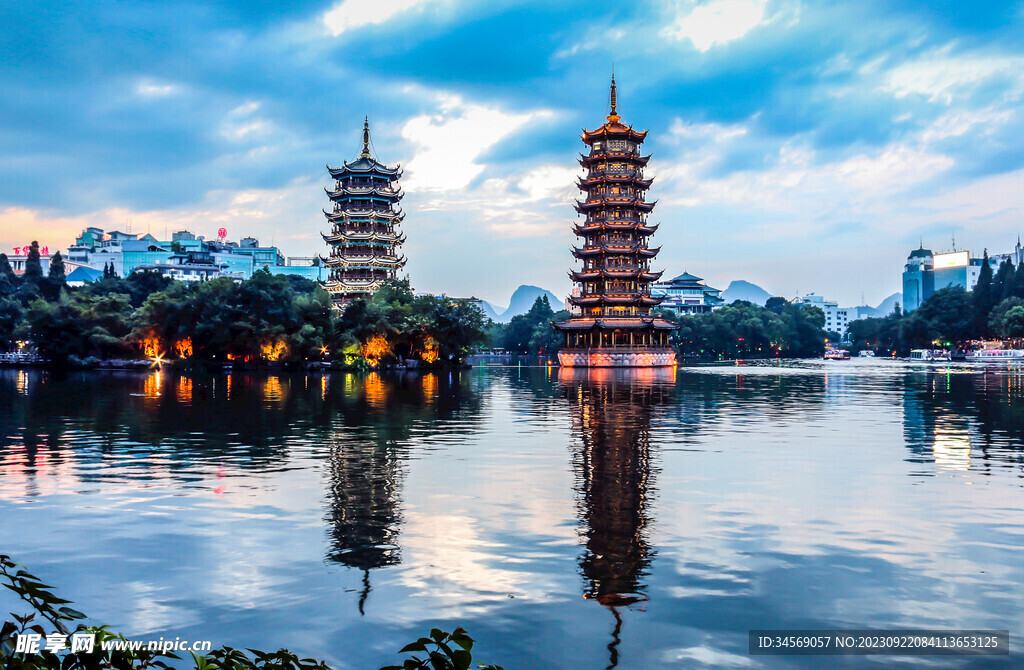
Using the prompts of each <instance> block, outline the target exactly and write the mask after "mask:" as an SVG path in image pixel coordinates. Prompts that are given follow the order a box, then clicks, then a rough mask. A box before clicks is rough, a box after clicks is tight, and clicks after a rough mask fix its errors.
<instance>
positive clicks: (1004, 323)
mask: <svg viewBox="0 0 1024 670" xmlns="http://www.w3.org/2000/svg"><path fill="white" fill-rule="evenodd" d="M998 327H999V331H998V334H999V336H1000V337H1006V338H1011V339H1017V338H1021V337H1024V306H1021V305H1016V306H1014V307H1011V308H1010V309H1008V310H1006V313H1005V314H1003V316H1002V318H1001V319H1000V320H999V323H998Z"/></svg>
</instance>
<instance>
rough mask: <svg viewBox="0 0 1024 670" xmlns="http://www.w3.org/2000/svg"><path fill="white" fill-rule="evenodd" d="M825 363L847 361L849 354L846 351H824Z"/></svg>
mask: <svg viewBox="0 0 1024 670" xmlns="http://www.w3.org/2000/svg"><path fill="white" fill-rule="evenodd" d="M825 360H826V361H848V360H850V352H849V351H847V350H846V349H828V350H826V351H825Z"/></svg>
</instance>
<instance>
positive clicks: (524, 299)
mask: <svg viewBox="0 0 1024 670" xmlns="http://www.w3.org/2000/svg"><path fill="white" fill-rule="evenodd" d="M542 295H546V296H547V298H548V302H549V303H551V309H553V310H555V311H556V312H557V311H558V310H560V309H563V308H564V306H563V303H562V299H561V298H559V297H558V296H556V295H555V294H554V293H552V292H551V291H549V290H547V289H544V288H541V287H539V286H531V285H529V284H523V285H521V286H519V287H518V288H517V289H516V290H515V291H513V292H512V297H511V298H509V300H508V307H507V308H506V307H496V306H495V305H493V304H491V303H489V302H487V301H486V300H481V301H480V302H481V303H482V304H481V305H480V309H482V310H483V313H484V314H486V315H487V316H488V317H490V318H491V319H493V320H494V321H499V322H502V323H507V322H509V321H511V320H512V317H513V316H519V315H520V314H526V313H527V312H528V311H530V308H531V307H533V303H534V302H535V301H536V300H537V298H538V297H540V296H542Z"/></svg>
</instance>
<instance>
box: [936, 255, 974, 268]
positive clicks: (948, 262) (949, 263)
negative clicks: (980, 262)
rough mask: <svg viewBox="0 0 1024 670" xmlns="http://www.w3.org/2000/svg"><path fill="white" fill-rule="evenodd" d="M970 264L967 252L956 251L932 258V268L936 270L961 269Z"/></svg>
mask: <svg viewBox="0 0 1024 670" xmlns="http://www.w3.org/2000/svg"><path fill="white" fill-rule="evenodd" d="M968 263H970V258H969V257H968V254H967V252H966V251H954V252H951V253H948V254H935V256H933V257H932V267H933V268H934V269H936V270H941V269H943V268H960V267H964V266H966V265H967V264H968Z"/></svg>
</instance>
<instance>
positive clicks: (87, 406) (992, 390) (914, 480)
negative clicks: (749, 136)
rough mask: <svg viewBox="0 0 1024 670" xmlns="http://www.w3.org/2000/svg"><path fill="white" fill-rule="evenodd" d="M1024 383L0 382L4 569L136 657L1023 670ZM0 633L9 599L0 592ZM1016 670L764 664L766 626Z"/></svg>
mask: <svg viewBox="0 0 1024 670" xmlns="http://www.w3.org/2000/svg"><path fill="white" fill-rule="evenodd" d="M1022 439H1024V376H1022V374H1021V373H1020V372H1015V371H1006V370H1002V371H983V370H971V369H967V368H955V367H954V368H948V369H939V368H931V369H929V368H927V367H924V366H918V367H912V366H909V365H905V364H900V363H894V362H891V361H846V362H829V363H826V362H811V363H800V364H792V365H784V366H765V367H729V368H703V369H680V370H678V371H666V372H660V373H657V372H650V371H648V372H633V373H630V372H618V373H614V372H609V371H592V372H591V373H590V374H589V375H588V374H587V373H586V372H585V371H583V372H577V373H575V374H573V373H571V372H568V371H562V372H559V371H558V370H557V369H551V370H547V369H536V368H533V369H527V368H524V369H521V370H520V369H515V368H511V369H508V368H492V369H486V368H485V369H475V370H472V371H466V372H462V373H453V374H451V375H449V374H447V373H445V374H394V375H385V374H369V375H331V376H316V375H311V376H306V375H298V376H289V375H280V376H277V375H248V374H233V375H230V376H176V375H171V374H167V373H163V374H160V373H155V372H154V373H151V374H140V373H78V374H72V375H71V376H70V377H69V378H68V379H65V380H57V379H54V378H52V377H50V376H48V375H46V374H45V373H40V372H24V371H14V370H5V371H0V539H2V543H0V552H4V553H10V554H13V555H14V556H15V558H16V559H17V560H19V561H21V562H23V563H26V564H28V565H29V566H30V568H31V569H33V570H34V571H35V572H37V573H39V574H40V575H42V576H43V577H44V579H45V580H46V581H47V582H48V583H51V584H55V585H56V586H57V587H58V589H59V591H60V593H61V594H62V595H64V596H65V597H68V598H70V599H72V600H74V601H75V603H76V607H78V608H79V609H82V610H83V611H85V612H86V613H88V614H89V615H90V616H91V617H92V618H93V620H95V621H99V622H107V623H110V624H112V625H113V626H114V628H115V629H118V630H121V631H123V632H124V633H125V634H127V635H128V636H129V637H133V638H138V639H149V638H156V637H160V636H163V637H165V638H173V637H175V636H180V637H182V638H183V639H196V638H199V639H211V640H212V641H213V643H214V645H230V646H234V647H260V648H276V647H279V646H287V647H289V648H291V649H292V650H294V651H296V652H298V653H301V654H303V655H308V656H315V657H318V658H324V659H326V660H327V661H328V662H329V663H331V664H332V665H334V666H335V667H337V668H353V669H355V668H358V669H360V670H362V669H374V668H378V667H379V666H381V665H384V664H388V663H392V662H395V661H396V659H397V658H398V657H397V654H396V653H395V652H396V651H397V649H398V648H399V647H401V646H402V645H403V644H405V643H406V642H407V641H410V640H412V639H414V638H415V637H417V636H419V635H420V634H421V633H423V632H424V631H426V630H427V629H429V628H430V627H432V626H441V627H445V628H448V629H451V628H453V627H454V626H456V625H462V626H464V627H466V628H467V629H468V630H469V631H470V633H471V634H473V635H474V636H475V637H476V638H477V640H478V657H479V658H481V659H484V660H487V661H490V662H496V663H500V664H503V665H505V666H506V667H507V668H509V670H513V669H532V668H552V669H556V668H583V669H586V670H591V669H598V668H607V667H619V668H624V669H626V668H630V669H631V668H703V667H706V668H729V667H737V668H746V667H750V668H761V667H764V668H816V667H851V668H860V667H867V668H891V667H949V668H982V667H994V668H1009V667H1021V665H1022V663H1024V654H1022V653H1021V652H1022V651H1024V614H1022V611H1024V550H1022V549H1021V547H1024V514H1022V511H1021V508H1022V503H1024V491H1022V486H1024V447H1022ZM0 608H2V610H0V611H3V612H6V611H8V610H9V609H13V608H16V605H15V604H14V603H13V602H12V601H11V599H10V598H9V597H7V596H3V595H0ZM867 627H871V628H876V627H877V628H885V627H898V628H996V629H1009V630H1010V633H1011V641H1012V642H1011V644H1012V647H1013V648H1014V649H1015V651H1014V653H1013V654H1012V655H1011V656H1010V657H1009V658H1007V657H1002V658H999V657H987V658H982V659H975V660H970V659H964V658H954V659H944V658H936V657H924V658H921V657H917V658H913V657H817V658H815V657H809V658H808V657H782V656H778V657H764V656H760V657H750V656H748V654H747V631H748V630H749V629H752V628H867Z"/></svg>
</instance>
